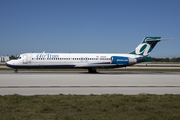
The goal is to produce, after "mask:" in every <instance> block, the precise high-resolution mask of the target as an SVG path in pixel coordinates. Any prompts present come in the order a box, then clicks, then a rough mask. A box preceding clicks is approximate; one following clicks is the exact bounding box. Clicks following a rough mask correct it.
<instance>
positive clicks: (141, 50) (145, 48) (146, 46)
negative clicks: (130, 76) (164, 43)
mask: <svg viewBox="0 0 180 120" xmlns="http://www.w3.org/2000/svg"><path fill="white" fill-rule="evenodd" d="M159 41H161V37H145V38H144V39H143V41H142V42H141V44H140V45H139V46H138V47H137V48H136V49H135V50H133V51H132V52H130V53H129V54H135V55H142V56H148V55H149V54H150V52H151V51H152V49H153V48H154V47H155V45H156V44H157V43H158V42H159Z"/></svg>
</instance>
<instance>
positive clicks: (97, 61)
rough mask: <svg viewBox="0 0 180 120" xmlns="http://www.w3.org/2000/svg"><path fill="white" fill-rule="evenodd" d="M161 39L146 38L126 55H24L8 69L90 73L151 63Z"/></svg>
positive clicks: (16, 70)
mask: <svg viewBox="0 0 180 120" xmlns="http://www.w3.org/2000/svg"><path fill="white" fill-rule="evenodd" d="M161 40H168V39H161V37H145V38H144V39H143V41H142V42H141V43H140V44H139V46H137V48H136V49H135V50H133V51H132V52H129V53H126V54H110V53H109V54H108V53H106V54H105V53H45V52H43V53H24V54H21V55H19V56H18V58H17V60H10V61H8V62H7V63H6V66H7V67H10V68H14V72H15V73H17V72H18V69H43V68H45V69H54V68H58V69H59V68H84V69H88V71H89V73H96V72H97V71H96V69H97V68H98V69H107V68H119V67H126V66H130V65H134V64H136V63H140V62H146V61H151V57H149V53H150V52H151V51H152V49H153V48H154V47H155V45H156V44H157V43H158V42H159V41H161Z"/></svg>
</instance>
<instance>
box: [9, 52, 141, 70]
mask: <svg viewBox="0 0 180 120" xmlns="http://www.w3.org/2000/svg"><path fill="white" fill-rule="evenodd" d="M117 56H118V57H123V58H128V60H127V59H126V60H125V59H117V61H119V62H117V63H115V62H113V58H115V57H117ZM138 57H141V56H140V55H134V54H102V53H100V54H98V53H84V54H83V53H25V54H21V55H20V56H19V57H18V59H17V60H11V61H9V62H7V63H6V65H7V66H8V67H12V68H15V69H17V68H29V69H30V68H104V67H107V68H116V67H122V66H128V65H132V64H135V63H136V62H137V60H136V58H138ZM121 61H122V64H121ZM124 62H125V63H126V64H124Z"/></svg>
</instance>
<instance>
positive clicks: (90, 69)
mask: <svg viewBox="0 0 180 120" xmlns="http://www.w3.org/2000/svg"><path fill="white" fill-rule="evenodd" d="M88 72H89V73H97V71H96V69H95V68H89V69H88Z"/></svg>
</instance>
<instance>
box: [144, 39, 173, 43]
mask: <svg viewBox="0 0 180 120" xmlns="http://www.w3.org/2000/svg"><path fill="white" fill-rule="evenodd" d="M161 40H173V38H167V39H146V40H145V41H146V42H159V41H161Z"/></svg>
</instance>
